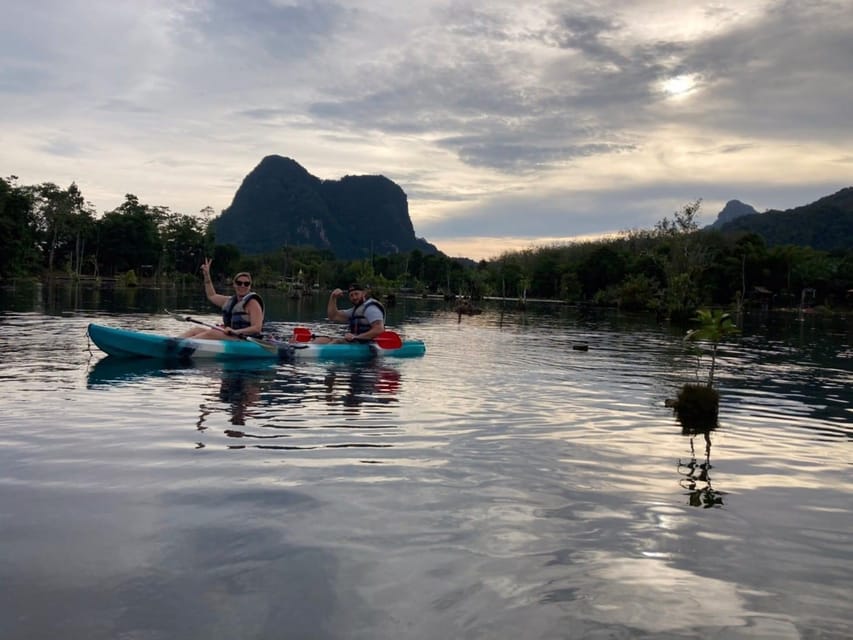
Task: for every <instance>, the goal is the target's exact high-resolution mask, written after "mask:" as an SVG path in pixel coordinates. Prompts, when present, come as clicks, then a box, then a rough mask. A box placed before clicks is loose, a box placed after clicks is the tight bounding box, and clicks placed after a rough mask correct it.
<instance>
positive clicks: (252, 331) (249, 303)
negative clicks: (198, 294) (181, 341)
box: [180, 258, 264, 340]
mask: <svg viewBox="0 0 853 640" xmlns="http://www.w3.org/2000/svg"><path fill="white" fill-rule="evenodd" d="M212 262H213V260H212V258H205V259H204V264H202V265H201V271H202V273H203V274H204V292H205V294H206V295H207V299H208V300H210V301H211V302H212V303H213V304H215V305H216V306H217V307H219V308H221V309H222V325H221V328H218V329H211V328H208V327H193V328H192V329H188V330H187V331H185V332H184V333H182V334H181V335H180V337H181V338H203V339H207V340H237V339H238V338H239V336H245V337H253V338H260V337H261V331H262V330H263V325H264V301H263V300H262V299H261V296H259V295H258V294H257V293H255V292H254V291H252V290H251V288H252V276H251V274H249V273H247V272H246V271H241V272H240V273H238V274H237V275H235V276H234V279H233V280H232V282H233V283H234V295H231V296H226V295H223V294H221V293H217V292H216V289H215V288H214V287H213V281H212V280H211V279H210V264H211V263H212Z"/></svg>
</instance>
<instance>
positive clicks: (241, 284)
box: [234, 280, 252, 287]
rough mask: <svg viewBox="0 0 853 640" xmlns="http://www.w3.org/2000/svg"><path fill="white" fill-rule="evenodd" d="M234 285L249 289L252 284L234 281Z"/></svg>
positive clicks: (244, 281)
mask: <svg viewBox="0 0 853 640" xmlns="http://www.w3.org/2000/svg"><path fill="white" fill-rule="evenodd" d="M234 284H236V285H237V286H238V287H251V286H252V283H251V282H249V281H248V280H235V281H234Z"/></svg>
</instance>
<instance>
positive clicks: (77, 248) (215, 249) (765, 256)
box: [0, 177, 853, 320]
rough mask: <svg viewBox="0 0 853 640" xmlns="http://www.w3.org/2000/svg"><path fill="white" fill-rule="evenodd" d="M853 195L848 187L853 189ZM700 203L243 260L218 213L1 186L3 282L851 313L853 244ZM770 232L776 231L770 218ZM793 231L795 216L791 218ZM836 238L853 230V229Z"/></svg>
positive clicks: (661, 311) (675, 310) (665, 313)
mask: <svg viewBox="0 0 853 640" xmlns="http://www.w3.org/2000/svg"><path fill="white" fill-rule="evenodd" d="M846 191H847V190H845V192H846ZM700 204H701V203H700V201H696V202H693V203H689V204H687V205H685V206H684V207H683V208H682V209H681V210H680V211H677V212H675V213H673V214H672V215H671V216H670V217H664V218H662V219H661V220H660V221H659V222H658V223H657V224H656V225H655V227H654V228H653V229H648V230H633V231H627V232H624V233H622V234H620V235H619V236H618V237H615V238H609V239H603V240H600V241H594V242H579V243H573V244H568V245H559V246H546V247H539V248H532V249H528V250H525V251H519V252H511V253H506V254H503V255H501V256H500V257H498V258H495V259H492V260H482V261H480V262H474V261H471V260H467V259H464V258H450V257H448V256H446V255H444V254H442V253H440V252H439V253H435V254H430V253H424V252H423V251H421V250H419V249H414V250H411V251H408V252H398V253H393V254H387V255H379V254H376V255H373V256H371V257H368V258H362V259H357V260H340V259H337V258H336V256H335V255H334V254H333V253H332V252H331V251H330V250H325V249H317V248H314V247H309V246H288V245H285V246H281V247H279V248H278V249H277V250H275V251H271V252H267V253H264V254H259V255H243V254H241V253H240V251H239V250H238V249H237V248H236V247H234V246H233V245H228V244H218V243H217V241H216V237H215V234H214V224H213V220H214V218H213V213H214V212H213V211H212V210H211V209H209V208H208V209H206V210H203V211H202V212H201V213H202V215H201V216H192V215H186V214H181V213H176V212H173V211H171V210H169V209H168V208H167V207H160V206H150V205H146V204H143V203H141V202H139V200H138V198H136V197H135V196H133V195H130V194H128V195H127V196H126V198H125V201H124V203H122V204H121V205H120V206H119V207H117V208H116V209H115V210H113V211H108V212H105V213H103V215H101V216H96V214H95V211H94V209H93V207H92V206H91V205H90V204H88V203H87V202H86V201H85V199H84V197H83V195H82V193H81V192H80V190H79V189H78V187H77V186H76V185H75V184H72V185H70V186H69V187H67V188H65V189H62V188H60V187H58V186H56V185H55V184H52V183H43V184H40V185H34V186H25V185H19V184H18V183H17V179H16V178H15V177H10V178H6V179H0V281H9V280H12V279H16V278H43V277H67V278H76V279H85V278H100V279H106V278H115V279H116V280H117V281H118V282H121V283H124V284H128V285H132V284H134V283H135V282H138V281H139V280H140V279H145V280H148V281H155V282H157V283H158V284H160V285H161V286H162V285H166V284H168V283H181V282H184V283H191V282H195V281H196V280H197V279H198V278H199V265H200V264H201V261H202V258H203V257H204V256H212V257H213V260H214V270H215V271H216V274H217V276H218V277H219V278H220V279H224V278H226V277H227V275H228V274H232V273H235V272H236V271H239V270H249V271H251V272H252V273H253V274H254V275H255V281H256V283H257V284H258V285H259V286H264V285H266V286H276V287H282V288H287V289H289V290H291V291H293V292H294V293H296V292H298V291H300V290H306V289H308V290H310V289H312V288H314V287H319V288H320V289H324V290H326V289H329V288H331V287H334V286H339V285H340V284H341V283H345V282H348V281H353V280H358V281H365V282H367V283H369V284H371V285H372V286H373V287H374V288H375V289H378V290H379V291H380V292H383V293H390V292H395V291H400V290H402V291H411V292H415V293H433V294H443V295H448V296H451V295H452V296H465V297H470V298H471V299H474V300H476V299H478V298H482V297H484V296H503V297H509V298H517V299H519V300H521V301H524V300H526V299H528V298H541V299H554V300H561V301H566V302H572V303H585V304H596V305H604V306H618V307H620V308H621V309H625V310H636V311H649V312H654V313H656V314H658V315H659V316H661V317H668V318H671V319H674V320H684V319H688V318H691V317H693V315H694V314H695V311H696V310H697V309H698V308H700V307H703V306H711V305H713V306H730V305H734V304H738V305H739V304H745V305H750V304H751V305H760V306H777V307H778V306H786V307H801V306H809V307H818V306H822V307H825V308H830V309H836V308H840V307H846V308H850V306H851V304H853V301H851V289H853V249H851V248H850V247H853V238H851V241H847V242H846V243H844V242H842V245H841V246H844V247H847V248H846V249H834V250H831V251H821V250H817V249H813V248H811V247H809V246H798V245H792V244H781V245H772V244H769V243H768V242H767V241H765V239H764V237H763V236H762V235H760V234H759V233H756V232H754V231H738V232H727V231H725V230H723V231H720V230H717V229H699V228H698V225H697V223H696V218H697V214H698V211H699V207H700ZM764 224H766V222H765V223H764ZM786 224H791V221H790V220H788V221H786ZM833 233H835V234H836V235H837V234H842V233H848V234H850V233H851V230H850V229H847V228H846V227H844V228H842V227H839V228H838V229H836V230H834V232H833Z"/></svg>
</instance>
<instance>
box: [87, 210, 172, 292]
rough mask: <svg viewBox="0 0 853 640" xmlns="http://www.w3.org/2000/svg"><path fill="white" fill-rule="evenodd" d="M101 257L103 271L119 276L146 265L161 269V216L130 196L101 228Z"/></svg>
mask: <svg viewBox="0 0 853 640" xmlns="http://www.w3.org/2000/svg"><path fill="white" fill-rule="evenodd" d="M98 231H99V238H98V256H99V261H100V263H101V265H102V271H103V272H104V273H106V274H111V275H115V274H117V273H124V272H126V271H128V270H130V269H134V270H136V271H137V272H139V270H140V268H141V267H142V266H143V265H146V266H149V265H159V264H160V257H161V252H162V242H161V238H160V216H159V212H157V211H156V210H154V211H152V210H151V208H149V207H148V206H146V205H143V204H141V203H140V202H139V199H138V198H137V197H136V196H134V195H132V194H127V195H126V196H125V201H124V203H122V204H121V205H120V206H119V207H118V208H116V209H114V210H113V211H110V212H108V213H105V214H104V217H103V218H102V219H101V220H100V221H99V224H98Z"/></svg>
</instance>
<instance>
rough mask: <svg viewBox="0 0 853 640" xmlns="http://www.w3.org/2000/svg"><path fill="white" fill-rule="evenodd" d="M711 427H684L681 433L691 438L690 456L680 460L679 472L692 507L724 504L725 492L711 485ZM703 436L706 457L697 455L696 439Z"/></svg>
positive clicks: (680, 482)
mask: <svg viewBox="0 0 853 640" xmlns="http://www.w3.org/2000/svg"><path fill="white" fill-rule="evenodd" d="M712 431H713V428H709V429H699V430H696V429H691V428H689V427H682V431H681V433H682V434H683V435H685V436H687V437H688V438H689V439H690V458H689V459H688V460H687V461H686V462H685V461H683V460H681V459H679V460H678V473H679V474H680V475H681V479H680V480H679V484H680V485H681V487H682V488H683V489H686V490H687V492H686V493H685V494H684V495H686V496H687V501H688V504H690V506H691V507H704V508H705V509H710V508H712V507H722V506H723V496H724V495H726V494H725V493H724V492H722V491H720V490H718V489H714V487H713V486H712V485H711V469H713V465H711V432H712ZM700 435H701V436H702V439H703V440H704V442H705V451H704V458H702V457H699V456H697V455H696V448H695V444H694V440H695V439H696V438H697V437H698V436H700Z"/></svg>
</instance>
